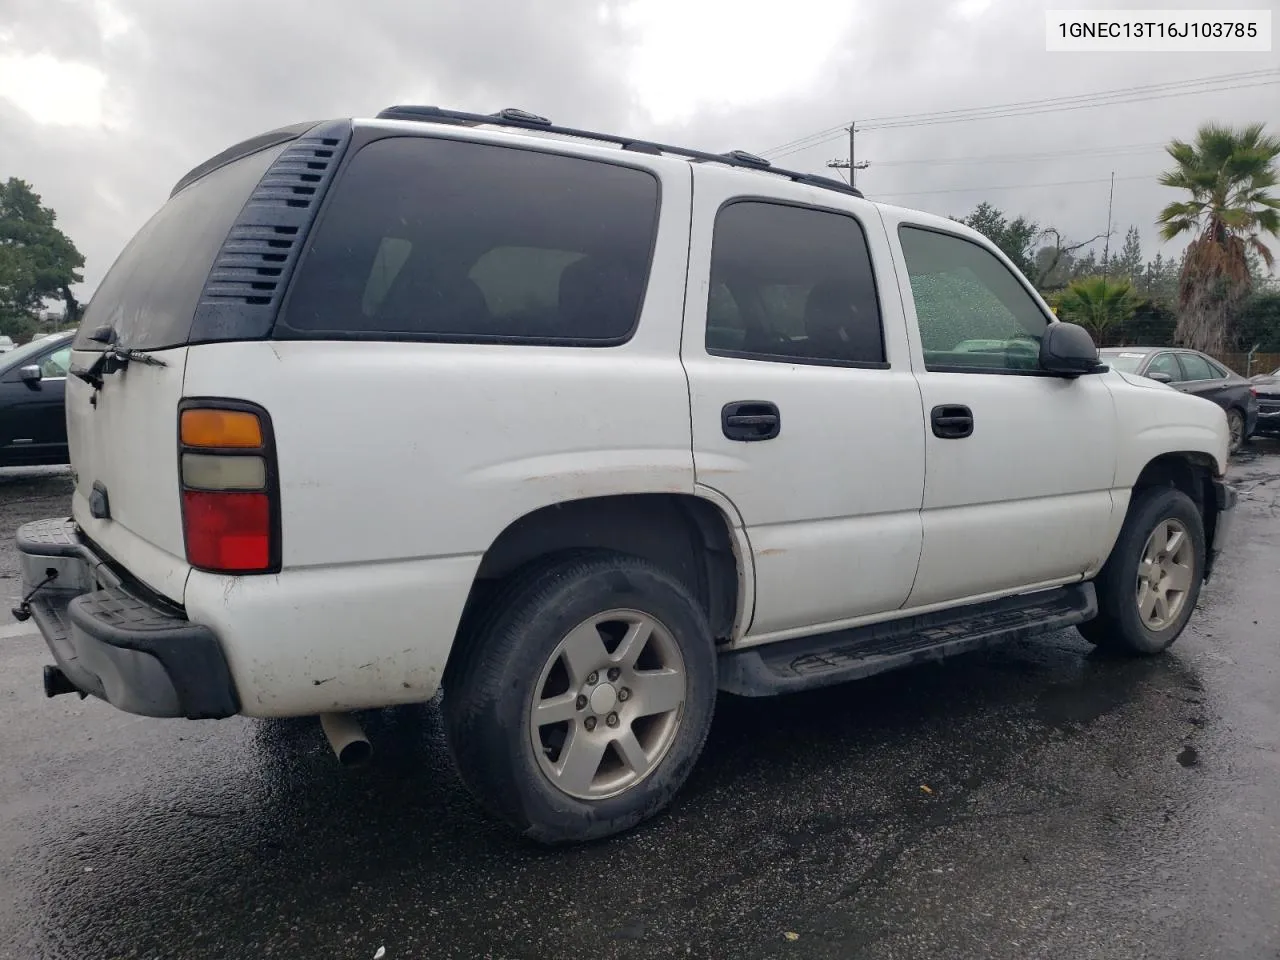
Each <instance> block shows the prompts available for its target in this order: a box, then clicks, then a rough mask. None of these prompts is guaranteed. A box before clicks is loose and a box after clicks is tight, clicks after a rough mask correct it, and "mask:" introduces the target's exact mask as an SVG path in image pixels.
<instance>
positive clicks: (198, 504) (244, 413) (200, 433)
mask: <svg viewBox="0 0 1280 960" xmlns="http://www.w3.org/2000/svg"><path fill="white" fill-rule="evenodd" d="M178 416H179V430H178V468H179V475H180V478H181V483H182V520H183V533H184V535H185V539H186V547H187V562H188V563H189V564H191V565H192V566H193V567H196V568H198V569H201V570H207V571H209V572H211V573H225V574H245V573H272V572H275V571H277V570H279V569H280V544H279V537H280V521H279V500H278V496H279V494H278V487H277V481H276V478H275V448H274V442H273V437H272V433H271V422H270V420H269V418H268V417H267V413H266V411H265V410H262V409H261V408H259V407H256V406H254V405H253V404H248V403H243V402H240V401H230V400H209V401H196V402H191V403H190V405H184V406H183V407H182V409H180V411H179V414H178Z"/></svg>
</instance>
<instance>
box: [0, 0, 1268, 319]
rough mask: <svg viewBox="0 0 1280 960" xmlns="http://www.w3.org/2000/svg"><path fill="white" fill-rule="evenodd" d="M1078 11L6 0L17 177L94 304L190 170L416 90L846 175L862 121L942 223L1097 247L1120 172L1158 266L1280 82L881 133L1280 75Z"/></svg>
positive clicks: (907, 0) (900, 180)
mask: <svg viewBox="0 0 1280 960" xmlns="http://www.w3.org/2000/svg"><path fill="white" fill-rule="evenodd" d="M1175 3H1176V0H1165V3H1163V4H1162V6H1164V7H1169V6H1173V5H1175ZM1089 5H1090V6H1092V7H1094V8H1102V7H1113V8H1115V7H1134V6H1141V5H1142V4H1141V0H1128V2H1125V3H1114V2H1109V0H1093V2H1092V3H1091V4H1089ZM1148 5H1150V4H1148ZM1213 5H1214V4H1213V3H1212V2H1211V0H1201V2H1200V4H1199V6H1200V7H1202V8H1203V7H1210V6H1213ZM1066 6H1069V5H1068V4H1066V3H1061V2H1058V3H1054V2H1051V0H785V2H770V3H765V2H762V0H416V2H410V0H364V2H363V3H362V4H361V5H356V4H353V3H351V2H349V0H347V2H338V0H0V178H3V177H9V176H17V177H21V178H23V179H26V180H28V181H30V182H31V183H33V184H34V185H35V187H36V189H37V191H38V192H39V193H40V194H41V195H42V196H43V197H44V200H45V202H46V203H48V204H50V205H51V206H53V207H54V208H55V209H56V210H57V211H58V214H59V218H60V222H61V225H62V227H63V229H64V230H66V231H67V233H68V234H70V236H71V237H72V239H73V240H75V242H76V243H77V244H78V246H79V247H80V249H81V251H82V252H83V253H84V254H85V256H86V258H87V260H88V263H87V266H86V269H85V279H86V282H85V284H84V286H83V288H82V289H81V293H82V295H87V294H88V293H90V292H92V290H93V288H94V286H95V285H96V283H97V282H98V280H99V279H100V278H101V276H102V274H103V273H104V272H105V270H106V269H107V267H108V266H109V265H110V262H111V260H112V259H113V258H114V257H115V255H116V254H117V253H118V252H119V250H120V248H121V247H122V246H123V244H124V243H125V242H126V241H127V239H128V238H129V236H131V235H132V233H133V232H134V231H135V230H136V229H137V228H138V227H139V226H140V225H141V224H142V222H143V221H145V219H146V218H147V217H148V216H149V215H150V214H151V213H152V212H153V211H154V209H155V208H156V207H157V206H159V205H160V204H161V203H163V201H164V199H165V197H166V195H167V193H168V191H169V189H170V188H171V186H172V185H173V183H174V182H175V181H176V180H177V179H178V178H179V177H180V176H181V175H182V174H183V173H185V172H186V171H187V170H188V169H190V168H191V167H192V166H194V165H196V164H197V163H199V162H200V161H202V160H204V159H205V158H207V157H209V156H210V155H212V154H214V153H217V152H218V151H220V150H221V149H223V148H224V147H226V146H228V145H229V144H231V143H233V142H235V141H237V140H240V139H243V138H245V137H247V136H250V135H253V134H255V133H258V132H261V131H263V130H268V129H271V128H273V127H277V126H281V125H284V124H286V123H292V122H295V121H298V120H312V119H323V118H326V117H337V116H352V115H369V114H372V113H375V112H377V111H378V110H379V109H381V108H382V107H384V106H387V105H389V104H392V103H406V102H410V103H412V102H417V103H431V104H438V105H445V106H452V107H456V108H460V109H466V110H474V111H478V112H489V111H491V110H494V109H497V108H499V107H504V106H520V107H523V108H525V109H529V110H533V111H535V112H538V113H541V114H543V115H545V116H549V117H551V118H552V119H554V120H555V121H557V122H559V123H564V124H567V125H574V126H582V127H588V128H590V127H594V128H597V129H607V130H611V131H619V132H628V133H634V134H637V135H642V136H649V137H653V138H662V139H666V140H668V141H672V142H677V143H684V144H688V145H691V146H697V147H701V148H705V149H711V150H717V151H718V150H726V149H731V148H741V149H746V150H750V151H752V152H757V153H760V152H764V151H766V150H768V149H769V148H771V147H777V146H779V145H783V144H788V143H791V142H793V141H796V140H800V139H801V138H806V137H811V135H813V134H815V133H817V132H819V131H824V130H827V131H830V132H829V133H827V134H826V135H825V138H823V137H811V140H812V141H813V142H811V143H810V142H809V141H803V142H802V146H803V147H804V148H803V149H798V150H796V151H795V152H789V153H785V155H784V156H781V157H779V154H781V153H784V151H774V152H773V153H771V154H769V155H770V156H771V157H774V158H777V159H778V162H780V163H783V164H784V165H790V166H793V167H797V168H800V169H808V170H814V171H820V172H822V171H824V165H825V163H826V161H828V160H831V159H834V158H843V157H844V156H845V155H846V152H847V136H846V135H845V134H844V133H843V132H842V131H841V130H840V129H839V125H840V124H847V122H848V121H849V120H853V119H857V120H860V121H862V122H864V123H865V126H866V127H867V130H866V132H864V133H861V134H859V137H858V146H857V151H858V159H859V160H863V159H865V160H868V161H870V166H869V167H868V168H867V169H866V170H863V171H860V173H859V186H860V187H862V188H863V189H864V191H865V192H866V193H867V194H868V195H870V196H872V197H877V198H884V199H888V200H891V201H892V202H895V203H902V204H904V205H908V206H918V207H922V208H924V209H927V210H932V211H935V212H939V213H943V214H952V213H954V214H960V213H964V212H967V211H968V210H970V209H972V208H973V207H974V206H975V205H976V204H977V203H978V202H980V201H982V200H990V201H991V202H993V203H996V204H997V205H998V206H1000V207H1001V208H1002V209H1005V210H1007V211H1011V212H1013V213H1022V214H1026V215H1028V216H1030V217H1033V218H1035V219H1037V220H1039V221H1041V222H1042V223H1051V224H1053V225H1055V226H1057V227H1059V228H1060V229H1062V230H1063V231H1064V232H1065V233H1067V234H1068V235H1069V236H1070V237H1072V238H1076V239H1085V238H1087V237H1090V236H1093V235H1094V234H1098V233H1101V232H1102V231H1103V230H1105V228H1106V218H1107V191H1108V183H1107V179H1108V177H1109V176H1110V174H1111V173H1112V172H1113V171H1114V173H1115V176H1116V184H1115V212H1114V217H1113V220H1114V224H1115V229H1116V231H1117V236H1118V237H1122V236H1123V233H1124V230H1125V228H1126V227H1127V226H1128V225H1129V224H1136V225H1137V226H1138V227H1139V229H1140V230H1141V231H1142V237H1143V242H1144V254H1146V255H1147V256H1148V257H1149V256H1151V255H1153V254H1154V252H1155V250H1156V249H1157V244H1158V241H1157V237H1156V230H1155V228H1154V226H1153V223H1152V221H1153V220H1154V218H1155V216H1156V214H1157V212H1158V211H1159V209H1160V207H1161V206H1162V205H1163V204H1164V203H1166V202H1168V200H1169V199H1170V194H1171V191H1168V190H1165V189H1163V188H1161V187H1160V186H1159V185H1158V184H1156V183H1155V177H1156V176H1157V175H1158V174H1159V173H1160V172H1161V171H1162V170H1163V169H1165V167H1166V166H1167V158H1166V157H1165V156H1164V155H1163V153H1162V151H1161V149H1160V145H1161V144H1162V143H1164V142H1166V141H1168V140H1169V139H1170V138H1172V137H1184V138H1185V137H1190V136H1192V135H1194V131H1195V128H1196V126H1197V124H1199V123H1201V122H1203V121H1206V120H1218V121H1223V122H1231V123H1244V122H1247V121H1255V120H1261V121H1267V122H1269V123H1271V125H1272V131H1273V132H1278V133H1280V85H1278V84H1275V83H1272V84H1270V85H1265V86H1263V85H1256V84H1257V80H1256V79H1254V80H1251V81H1249V82H1250V83H1252V84H1254V85H1252V86H1249V85H1246V82H1245V81H1239V82H1235V83H1234V84H1232V85H1234V86H1235V87H1236V88H1235V89H1230V90H1221V91H1219V92H1213V93H1205V94H1200V95H1195V96H1178V97H1166V98H1162V99H1149V100H1145V101H1142V102H1134V103H1124V104H1112V105H1107V106H1103V107H1093V108H1089V109H1076V110H1055V111H1050V112H1042V113H1038V114H1031V115H1023V116H1006V117H1003V118H999V119H989V120H982V121H968V122H963V123H946V124H937V123H935V124H923V125H922V124H918V123H917V124H914V125H902V124H901V123H898V124H897V125H892V124H889V121H885V120H879V122H878V123H877V122H873V121H874V119H875V118H886V117H897V116H901V115H904V114H919V113H922V112H925V111H944V110H959V109H964V108H972V107H985V106H989V105H999V104H1007V103H1010V102H1015V101H1018V102H1021V101H1028V100H1038V99H1042V98H1054V97H1066V96H1071V95H1077V94H1088V93H1094V92H1098V91H1109V90H1117V89H1122V88H1132V87H1145V86H1149V85H1152V84H1162V83H1173V82H1177V81H1184V80H1187V79H1194V78H1201V77H1220V76H1223V75H1228V74H1240V73H1245V72H1250V71H1262V70H1268V69H1270V70H1278V71H1280V52H1277V50H1280V48H1277V47H1276V46H1275V44H1273V52H1270V53H1230V54H1154V53H1142V54H1139V53H1088V54H1082V53H1047V52H1046V51H1045V21H1044V13H1043V11H1044V10H1045V9H1049V8H1058V7H1066ZM1183 6H1188V5H1186V4H1183ZM1230 6H1232V7H1252V8H1258V9H1269V10H1271V11H1272V15H1273V19H1274V20H1275V21H1276V24H1277V27H1278V28H1280V16H1277V13H1280V0H1248V2H1244V0H1241V2H1237V3H1232V4H1230ZM357 11H358V12H357ZM1271 79H1273V80H1274V79H1280V73H1278V74H1277V75H1276V76H1274V77H1272V78H1271ZM876 126H879V127H880V129H874V128H875V127H876ZM805 144H807V145H805ZM944 161H945V162H944ZM1100 248H1101V244H1100V243H1099V251H1100ZM1163 249H1164V250H1165V251H1166V252H1176V249H1177V247H1176V246H1170V247H1164V248H1163ZM1277 252H1278V253H1280V251H1277Z"/></svg>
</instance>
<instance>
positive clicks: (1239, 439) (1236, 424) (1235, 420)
mask: <svg viewBox="0 0 1280 960" xmlns="http://www.w3.org/2000/svg"><path fill="white" fill-rule="evenodd" d="M1227 432H1228V434H1229V435H1230V437H1231V444H1230V447H1229V452H1231V453H1239V452H1240V449H1241V447H1243V446H1244V444H1245V440H1246V437H1245V435H1244V414H1243V413H1241V412H1240V411H1239V410H1237V409H1236V408H1235V407H1232V408H1231V409H1230V410H1228V411H1227Z"/></svg>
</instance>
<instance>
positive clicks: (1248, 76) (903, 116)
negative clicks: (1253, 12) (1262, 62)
mask: <svg viewBox="0 0 1280 960" xmlns="http://www.w3.org/2000/svg"><path fill="white" fill-rule="evenodd" d="M1276 76H1280V70H1277V69H1275V68H1274V67H1271V68H1268V69H1266V70H1246V71H1244V72H1243V73H1222V74H1217V75H1216V76H1212V77H1200V78H1197V79H1191V80H1168V81H1165V82H1164V83H1147V84H1142V85H1140V86H1135V87H1117V88H1114V89H1111V90H1098V91H1095V92H1093V93H1074V94H1066V95H1062V96H1057V97H1042V98H1040V99H1036V100H1014V101H1012V102H1010V103H999V104H992V105H990V106H986V107H958V108H955V109H952V110H928V111H925V112H923V113H899V114H893V115H890V116H884V117H868V118H867V119H866V120H864V121H860V122H863V123H897V122H899V121H904V120H924V119H930V118H933V117H941V116H948V115H951V114H957V113H964V114H969V113H973V112H975V111H988V110H1000V111H1004V110H1013V109H1021V108H1024V107H1043V106H1046V105H1049V104H1055V103H1074V102H1079V101H1084V100H1095V99H1099V98H1101V99H1110V98H1112V97H1120V96H1128V95H1130V94H1142V93H1152V92H1156V91H1161V90H1177V89H1180V88H1183V87H1199V86H1203V85H1205V84H1219V83H1227V82H1234V81H1236V80H1255V79H1260V78H1263V77H1276Z"/></svg>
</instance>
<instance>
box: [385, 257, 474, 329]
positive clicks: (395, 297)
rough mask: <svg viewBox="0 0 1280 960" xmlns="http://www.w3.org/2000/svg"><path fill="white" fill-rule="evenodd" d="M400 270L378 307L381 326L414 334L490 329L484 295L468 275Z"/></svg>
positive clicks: (406, 266)
mask: <svg viewBox="0 0 1280 960" xmlns="http://www.w3.org/2000/svg"><path fill="white" fill-rule="evenodd" d="M411 266H412V265H411V264H406V265H405V269H403V270H401V271H400V276H399V277H397V278H396V282H395V284H394V285H393V286H392V288H391V291H390V292H389V293H388V295H387V298H386V300H385V301H384V302H383V304H382V306H381V307H380V308H379V310H378V315H379V319H380V320H381V321H382V327H383V329H387V330H401V331H404V332H406V333H417V332H421V331H424V330H428V331H431V332H440V333H463V334H465V333H476V334H489V333H492V332H493V329H492V328H493V315H492V314H491V313H490V312H489V305H488V303H487V302H486V301H485V298H484V294H483V293H481V292H480V288H479V287H478V286H476V283H475V281H474V280H472V279H471V278H469V277H466V276H461V277H456V278H455V277H438V276H433V275H432V274H431V273H430V272H428V271H424V270H413V269H410V267H411Z"/></svg>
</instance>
